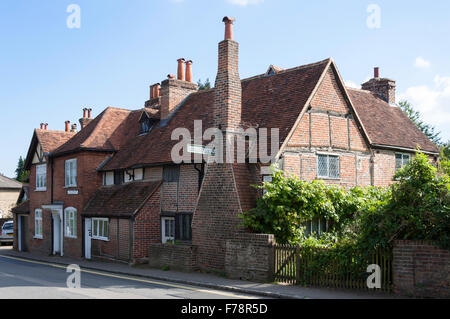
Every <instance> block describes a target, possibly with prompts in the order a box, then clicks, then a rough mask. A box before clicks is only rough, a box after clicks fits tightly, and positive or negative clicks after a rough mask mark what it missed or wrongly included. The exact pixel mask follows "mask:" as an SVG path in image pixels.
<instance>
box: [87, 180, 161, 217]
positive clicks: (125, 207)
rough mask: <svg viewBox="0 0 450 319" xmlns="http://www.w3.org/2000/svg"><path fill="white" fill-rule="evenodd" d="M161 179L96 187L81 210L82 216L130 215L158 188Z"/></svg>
mask: <svg viewBox="0 0 450 319" xmlns="http://www.w3.org/2000/svg"><path fill="white" fill-rule="evenodd" d="M160 185H161V181H155V182H153V181H152V182H134V183H127V184H122V185H114V186H106V187H102V188H100V189H98V190H97V191H96V192H95V194H94V195H93V196H92V197H91V199H90V200H89V202H88V203H87V205H86V207H85V208H84V210H83V215H84V216H108V217H109V216H111V217H131V216H133V215H134V214H136V213H137V212H138V211H139V210H140V209H141V208H142V206H143V205H144V204H145V202H146V201H147V200H148V199H149V198H150V197H151V195H153V193H154V192H155V191H156V190H157V189H158V188H159V186H160Z"/></svg>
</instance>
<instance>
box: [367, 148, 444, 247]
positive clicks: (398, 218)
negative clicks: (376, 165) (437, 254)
mask: <svg viewBox="0 0 450 319" xmlns="http://www.w3.org/2000/svg"><path fill="white" fill-rule="evenodd" d="M395 179H396V180H397V183H395V184H393V185H392V186H391V193H392V197H391V199H390V200H389V201H387V202H386V203H383V204H382V205H379V206H374V207H370V208H369V209H367V210H366V211H365V212H364V213H363V214H361V216H360V234H361V237H360V240H359V242H360V244H361V245H363V246H366V247H367V248H373V247H388V246H391V245H392V243H393V241H394V240H396V239H402V240H427V241H431V242H434V243H436V244H437V245H439V246H441V247H442V248H447V249H448V248H450V178H449V176H447V175H443V176H439V174H437V169H436V168H435V167H434V166H433V165H432V164H431V163H430V161H429V159H428V157H427V156H426V155H424V154H422V153H420V152H418V154H417V155H416V156H415V157H414V158H413V159H412V160H411V161H410V163H409V164H407V165H406V166H405V167H404V168H403V169H401V170H399V171H398V172H397V174H396V175H395Z"/></svg>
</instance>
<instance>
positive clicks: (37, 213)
mask: <svg viewBox="0 0 450 319" xmlns="http://www.w3.org/2000/svg"><path fill="white" fill-rule="evenodd" d="M34 238H36V239H43V238H44V231H43V224H42V209H35V210H34Z"/></svg>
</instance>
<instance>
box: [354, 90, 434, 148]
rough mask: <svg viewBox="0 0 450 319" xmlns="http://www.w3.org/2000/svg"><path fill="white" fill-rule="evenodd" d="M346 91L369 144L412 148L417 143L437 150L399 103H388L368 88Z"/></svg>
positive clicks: (422, 146) (415, 146) (421, 146)
mask: <svg viewBox="0 0 450 319" xmlns="http://www.w3.org/2000/svg"><path fill="white" fill-rule="evenodd" d="M347 91H348V93H349V95H350V99H351V101H352V104H353V106H354V107H355V110H356V112H357V113H358V116H359V117H360V120H361V122H362V124H363V126H364V128H365V129H366V131H367V134H368V136H369V139H370V142H371V144H372V145H381V146H391V147H400V148H407V149H411V150H414V149H416V148H417V146H420V148H421V150H423V151H427V152H432V153H439V150H438V148H437V147H436V145H434V144H433V142H431V141H430V140H429V139H428V138H427V136H426V135H425V134H423V133H422V132H421V131H420V130H419V129H418V128H417V126H416V125H415V124H414V123H413V122H412V121H411V120H410V119H409V118H408V116H406V114H405V113H404V112H403V111H402V110H401V109H400V108H399V107H394V106H391V105H389V104H388V103H386V102H385V101H384V100H382V99H381V98H379V97H378V96H377V95H376V94H374V93H372V92H370V91H364V90H358V89H353V88H347Z"/></svg>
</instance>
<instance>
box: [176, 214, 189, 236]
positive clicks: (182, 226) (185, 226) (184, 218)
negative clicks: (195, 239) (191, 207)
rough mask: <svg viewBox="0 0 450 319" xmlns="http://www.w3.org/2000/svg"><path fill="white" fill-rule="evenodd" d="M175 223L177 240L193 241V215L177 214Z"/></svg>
mask: <svg viewBox="0 0 450 319" xmlns="http://www.w3.org/2000/svg"><path fill="white" fill-rule="evenodd" d="M176 218H177V220H176V223H175V230H176V236H175V239H180V240H186V241H189V240H192V228H191V225H192V214H189V213H180V214H177V217H176Z"/></svg>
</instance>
